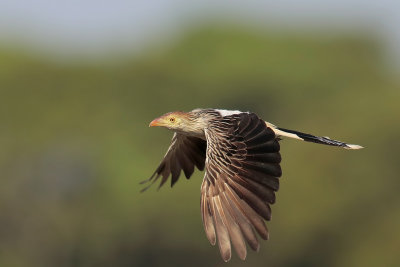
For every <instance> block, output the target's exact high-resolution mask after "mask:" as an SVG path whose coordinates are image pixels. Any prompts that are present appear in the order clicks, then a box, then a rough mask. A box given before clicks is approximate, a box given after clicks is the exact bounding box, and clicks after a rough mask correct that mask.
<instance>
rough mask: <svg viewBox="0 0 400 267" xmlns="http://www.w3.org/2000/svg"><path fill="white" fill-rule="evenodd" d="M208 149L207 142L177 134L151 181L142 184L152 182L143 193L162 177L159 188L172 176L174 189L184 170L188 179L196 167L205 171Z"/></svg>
mask: <svg viewBox="0 0 400 267" xmlns="http://www.w3.org/2000/svg"><path fill="white" fill-rule="evenodd" d="M206 147H207V143H206V141H205V140H202V139H200V138H197V137H191V136H185V135H182V134H177V133H175V134H174V136H173V137H172V142H171V145H170V146H169V148H168V151H167V153H166V154H165V156H164V159H163V160H162V161H161V163H160V165H159V166H158V168H157V169H156V171H155V172H154V173H153V175H152V176H151V177H150V178H149V179H147V180H145V181H143V182H142V183H146V182H151V184H150V185H149V186H147V187H145V188H144V189H142V192H143V191H145V190H146V189H147V188H149V187H150V186H151V185H152V184H153V183H154V182H155V181H157V180H158V178H160V177H162V179H161V182H160V186H159V188H160V187H161V186H162V185H163V184H164V183H165V182H166V181H167V179H168V177H169V176H170V175H171V187H172V186H173V185H174V184H175V183H176V181H178V178H179V176H180V174H181V171H182V170H183V172H184V173H185V176H186V178H187V179H189V178H190V176H191V175H192V174H193V172H194V167H195V166H196V167H197V168H198V169H199V170H203V169H204V164H205V159H206Z"/></svg>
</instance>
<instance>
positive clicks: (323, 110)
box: [0, 26, 400, 266]
mask: <svg viewBox="0 0 400 267" xmlns="http://www.w3.org/2000/svg"><path fill="white" fill-rule="evenodd" d="M382 52H383V51H382V50H381V48H380V46H379V43H377V42H376V41H375V40H374V39H372V38H367V37H365V36H362V35H360V36H353V35H350V34H335V35H332V34H329V33H305V32H304V33H293V32H292V33H291V32H280V31H267V30H255V29H249V28H242V27H233V26H232V27H231V26H208V27H203V28H199V29H193V30H191V31H188V32H187V33H186V34H185V35H183V36H181V37H180V38H179V39H176V40H175V42H173V43H172V44H171V43H169V44H166V43H165V44H163V43H162V44H158V45H155V46H153V47H152V48H151V49H149V50H148V51H146V52H143V53H142V54H140V55H135V56H132V57H130V56H127V57H125V58H123V59H122V58H119V59H115V60H110V61H102V62H97V63H96V62H91V61H69V62H59V61H53V60H49V59H48V58H44V57H39V56H37V55H35V54H34V53H30V52H26V51H21V50H18V49H15V50H13V49H9V48H4V47H3V48H2V49H1V50H0V94H1V95H0V110H1V112H0V114H1V115H0V116H1V124H0V147H1V150H0V171H1V180H0V266H187V265H191V266H215V265H223V262H222V260H221V259H220V256H219V252H218V248H217V247H211V246H210V245H209V243H208V241H207V239H206V237H205V234H204V231H203V229H202V224H201V217H200V209H199V206H200V205H199V199H200V184H201V179H202V176H203V174H202V173H200V172H197V173H196V174H195V175H194V177H192V178H191V179H190V181H188V180H186V179H185V178H183V177H181V178H180V181H179V182H178V183H177V184H176V185H175V186H174V188H173V189H170V188H168V186H166V187H164V188H162V189H161V190H160V191H158V192H157V190H155V189H156V187H157V185H155V186H154V188H151V189H150V190H149V191H147V192H146V193H144V194H140V193H139V190H140V189H141V187H140V186H139V184H138V183H139V181H141V180H144V179H146V178H148V177H149V176H150V175H151V174H152V172H153V171H154V170H155V168H156V167H157V164H158V163H159V161H160V160H161V158H162V156H163V155H164V153H165V151H166V149H167V148H168V146H169V141H170V138H171V133H169V132H167V131H166V130H162V129H149V128H148V123H149V122H150V121H151V120H152V119H153V118H154V117H157V116H159V115H161V114H163V113H165V112H168V111H174V110H185V111H188V110H191V109H194V108H198V107H204V108H205V107H218V108H227V109H240V110H251V111H254V112H256V113H258V114H259V115H260V116H262V117H263V118H265V119H266V120H268V121H270V122H272V123H274V124H277V125H279V126H282V127H285V128H290V129H297V130H300V131H305V132H310V133H314V134H317V135H329V136H330V137H332V138H335V139H339V140H343V141H347V142H350V143H356V144H360V145H363V146H365V147H366V148H365V149H363V150H360V151H346V150H341V149H336V148H331V147H325V146H318V145H315V144H305V143H300V142H295V141H291V140H287V141H285V140H284V141H282V142H281V153H282V155H283V161H282V169H283V177H282V179H281V189H280V191H279V192H278V193H277V203H276V204H274V205H273V207H272V210H273V218H272V221H271V222H269V223H268V227H269V229H270V240H269V241H267V242H263V243H262V246H261V250H260V252H259V253H252V252H250V253H249V255H248V259H247V260H246V261H247V264H250V266H265V265H268V266H382V265H384V266H399V265H400V257H399V254H398V252H397V251H398V249H399V247H400V230H399V227H398V226H399V225H400V209H399V204H400V194H399V190H400V182H399V179H398V178H399V173H400V165H399V164H398V158H397V156H398V153H399V152H400V143H399V142H398V140H397V139H398V137H399V136H400V126H399V114H400V106H399V104H398V101H399V99H400V91H399V84H398V83H396V82H395V81H394V80H393V79H391V78H390V76H388V75H387V69H386V67H385V64H384V62H383V56H382ZM229 264H230V266H239V265H242V264H243V263H242V262H241V261H240V260H238V259H237V257H236V256H235V255H234V256H233V258H232V261H231V262H230V263H229Z"/></svg>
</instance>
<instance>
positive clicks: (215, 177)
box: [201, 113, 282, 261]
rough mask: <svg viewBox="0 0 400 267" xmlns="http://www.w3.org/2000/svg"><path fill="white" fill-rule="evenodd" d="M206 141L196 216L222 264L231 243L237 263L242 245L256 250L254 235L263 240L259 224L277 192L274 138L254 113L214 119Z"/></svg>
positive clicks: (264, 235)
mask: <svg viewBox="0 0 400 267" xmlns="http://www.w3.org/2000/svg"><path fill="white" fill-rule="evenodd" d="M205 134H206V139H207V142H208V148H207V153H206V154H207V157H206V173H205V177H204V180H203V184H202V187H201V212H202V219H203V225H204V229H205V232H206V235H207V238H208V240H209V241H210V242H211V244H213V245H214V244H215V243H216V239H217V238H218V245H219V249H220V252H221V256H222V258H223V259H224V260H225V261H228V260H229V259H230V257H231V243H232V245H233V247H234V248H235V250H236V252H237V254H238V255H239V257H240V258H241V259H245V258H246V254H247V251H246V241H247V243H248V244H249V246H250V247H251V248H252V249H253V250H256V251H257V250H258V249H259V243H258V240H257V237H256V234H255V231H256V232H257V233H258V234H259V235H260V236H261V238H263V239H265V240H266V239H268V230H267V227H266V225H265V222H264V220H270V219H271V209H270V204H273V203H274V202H275V191H277V190H278V188H279V180H278V177H280V176H281V175H282V172H281V168H280V165H279V163H280V161H281V155H280V153H279V143H278V141H277V139H276V136H275V133H274V132H273V131H272V129H271V128H268V127H267V126H266V125H265V122H264V121H263V120H261V119H259V118H258V116H257V115H255V114H254V113H241V114H235V115H231V116H225V117H222V118H221V119H220V120H215V121H214V122H212V123H211V125H210V127H209V128H207V129H206V131H205Z"/></svg>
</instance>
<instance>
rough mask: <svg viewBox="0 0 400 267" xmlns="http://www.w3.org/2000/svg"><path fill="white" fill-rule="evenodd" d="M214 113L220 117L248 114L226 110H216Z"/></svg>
mask: <svg viewBox="0 0 400 267" xmlns="http://www.w3.org/2000/svg"><path fill="white" fill-rule="evenodd" d="M216 111H218V112H219V114H221V116H222V117H225V116H230V115H235V114H240V113H248V112H242V111H240V110H226V109H216Z"/></svg>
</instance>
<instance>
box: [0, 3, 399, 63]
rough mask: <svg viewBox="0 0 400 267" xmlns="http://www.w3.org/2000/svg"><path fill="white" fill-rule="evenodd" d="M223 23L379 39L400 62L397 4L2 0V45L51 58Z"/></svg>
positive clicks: (135, 44) (100, 50) (130, 46)
mask: <svg viewBox="0 0 400 267" xmlns="http://www.w3.org/2000/svg"><path fill="white" fill-rule="evenodd" d="M210 17H211V18H226V19H228V20H231V21H243V22H248V23H254V24H258V25H267V26H268V27H277V28H279V27H285V28H289V29H295V30H297V29H298V30H302V29H316V30H324V29H329V30H335V29H337V30H355V31H364V32H367V33H371V34H374V35H377V36H378V37H379V38H381V39H382V43H384V45H386V47H387V48H388V51H389V52H388V54H389V58H392V57H393V58H397V59H400V26H399V25H400V1H398V0H382V1H365V0H334V1H333V0H332V1H331V0H326V1H321V0H302V1H293V0H292V1H288V0H280V1H259V0H248V1H238V0H229V1H218V2H217V1H210V0H203V1H182V0H153V1H142V0H139V1H134V0H114V1H103V0H80V1H78V0H69V1H64V0H58V1H57V0H23V1H21V0H1V1H0V42H3V43H7V42H9V43H18V44H21V43H22V44H25V46H28V47H30V48H32V49H36V50H39V51H42V52H44V51H50V52H51V53H55V54H68V53H79V54H102V53H108V52H110V51H113V50H124V49H135V48H136V49H140V48H143V47H144V46H145V45H146V44H148V43H151V42H152V41H154V40H157V38H167V37H168V36H174V35H175V34H179V33H180V32H181V31H182V30H184V29H185V27H186V25H188V24H193V23H195V22H202V21H205V20H207V19H209V18H210Z"/></svg>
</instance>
